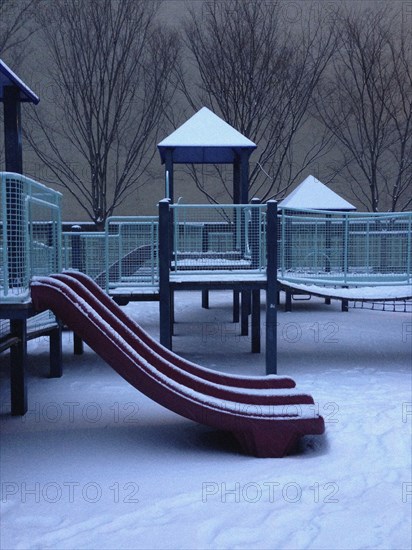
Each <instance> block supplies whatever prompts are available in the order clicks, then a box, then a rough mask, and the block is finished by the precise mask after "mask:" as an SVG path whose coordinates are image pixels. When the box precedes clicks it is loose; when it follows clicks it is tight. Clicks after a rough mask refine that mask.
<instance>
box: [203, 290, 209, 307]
mask: <svg viewBox="0 0 412 550" xmlns="http://www.w3.org/2000/svg"><path fill="white" fill-rule="evenodd" d="M202 308H203V309H209V291H208V290H202Z"/></svg>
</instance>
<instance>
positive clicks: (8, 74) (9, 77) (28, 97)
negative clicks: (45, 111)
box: [0, 59, 40, 105]
mask: <svg viewBox="0 0 412 550" xmlns="http://www.w3.org/2000/svg"><path fill="white" fill-rule="evenodd" d="M5 86H16V87H17V88H18V89H19V100H20V101H21V102H26V103H34V104H35V105H37V103H38V102H39V101H40V100H39V98H38V97H37V95H36V94H35V93H34V92H32V90H30V88H29V87H28V86H27V85H26V84H25V83H24V82H23V81H22V80H21V79H20V78H19V77H18V76H17V75H16V73H14V72H13V71H12V70H11V69H10V67H9V66H8V65H6V63H4V61H2V60H1V59H0V101H3V100H4V87H5Z"/></svg>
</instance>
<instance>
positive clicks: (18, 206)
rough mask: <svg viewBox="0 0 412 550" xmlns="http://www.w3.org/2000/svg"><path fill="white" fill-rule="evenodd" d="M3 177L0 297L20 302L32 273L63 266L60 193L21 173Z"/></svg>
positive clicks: (25, 295)
mask: <svg viewBox="0 0 412 550" xmlns="http://www.w3.org/2000/svg"><path fill="white" fill-rule="evenodd" d="M0 180H1V190H0V212H1V222H0V223H1V231H0V247H1V264H0V285H1V288H0V292H1V299H2V301H8V302H21V301H26V300H27V299H29V284H30V279H31V278H32V277H33V276H36V275H47V274H50V273H51V272H53V271H59V270H60V269H61V210H60V200H61V194H60V193H58V192H56V191H54V190H52V189H49V188H47V187H45V186H44V185H42V184H40V183H38V182H36V181H34V180H31V179H29V178H26V177H25V176H22V175H20V174H13V173H9V172H1V173H0Z"/></svg>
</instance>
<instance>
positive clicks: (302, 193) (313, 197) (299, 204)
mask: <svg viewBox="0 0 412 550" xmlns="http://www.w3.org/2000/svg"><path fill="white" fill-rule="evenodd" d="M279 206H280V207H282V208H302V209H312V210H338V211H347V210H356V207H355V206H353V204H351V203H350V202H348V201H347V200H345V199H343V198H342V197H341V196H339V195H338V194H337V193H335V192H334V191H332V189H329V187H326V185H324V184H323V183H322V182H320V181H319V180H318V179H316V178H315V177H314V176H308V177H307V178H306V179H304V180H303V181H302V183H300V184H299V185H298V186H297V187H296V189H294V190H293V191H292V192H291V193H290V194H289V195H288V196H287V197H285V198H284V199H283V201H281V202H280V203H279Z"/></svg>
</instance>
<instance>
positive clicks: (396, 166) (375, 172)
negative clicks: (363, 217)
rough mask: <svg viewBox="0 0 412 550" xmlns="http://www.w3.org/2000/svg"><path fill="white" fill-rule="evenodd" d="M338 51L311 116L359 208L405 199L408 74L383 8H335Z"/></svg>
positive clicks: (411, 106) (411, 179)
mask: <svg viewBox="0 0 412 550" xmlns="http://www.w3.org/2000/svg"><path fill="white" fill-rule="evenodd" d="M336 19H337V22H338V23H337V24H336V25H335V27H334V28H335V32H336V35H337V38H338V40H339V47H338V48H337V49H336V55H335V56H334V60H333V72H332V75H331V80H330V84H329V86H328V87H327V88H324V90H323V94H321V96H320V98H319V100H318V102H317V108H318V116H319V118H320V119H321V120H322V121H323V123H324V124H325V125H326V127H327V128H328V129H329V130H330V132H331V133H332V134H333V136H334V137H335V139H336V142H337V144H338V147H339V148H340V151H341V161H340V162H338V165H337V172H339V173H340V177H341V178H346V179H347V180H348V181H349V182H350V186H351V189H352V192H353V194H354V196H355V197H356V198H357V200H358V201H359V202H360V203H361V204H363V205H364V206H365V207H366V208H367V209H369V210H372V211H378V210H380V209H386V208H387V209H391V210H395V209H396V208H400V209H406V208H407V207H408V206H410V204H411V202H412V188H411V185H412V164H411V163H412V132H411V130H412V78H411V77H412V73H411V65H410V59H408V55H410V52H408V49H407V41H408V40H410V36H409V37H407V36H406V34H405V32H404V29H399V25H398V28H396V19H395V17H394V15H393V13H391V10H390V9H388V8H385V9H383V10H375V11H371V10H364V11H361V12H359V11H355V10H353V11H340V12H338V13H337V14H336Z"/></svg>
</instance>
